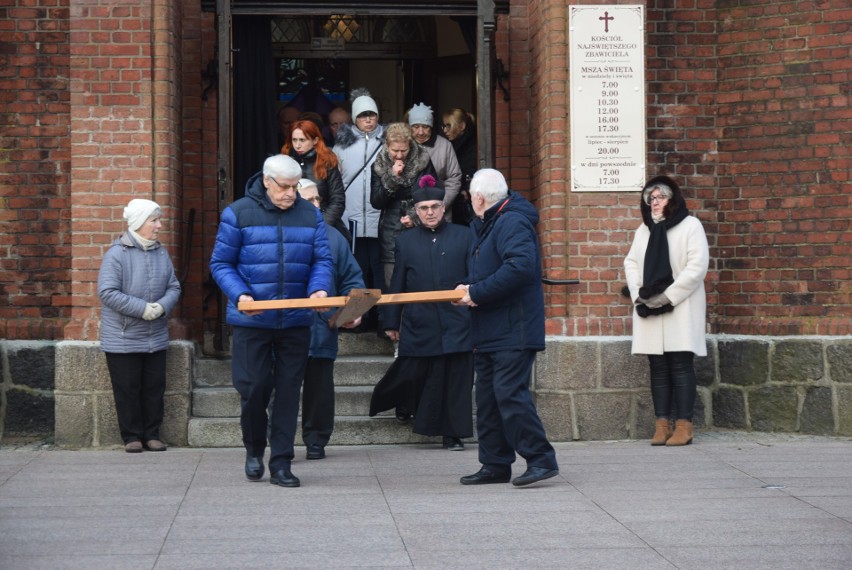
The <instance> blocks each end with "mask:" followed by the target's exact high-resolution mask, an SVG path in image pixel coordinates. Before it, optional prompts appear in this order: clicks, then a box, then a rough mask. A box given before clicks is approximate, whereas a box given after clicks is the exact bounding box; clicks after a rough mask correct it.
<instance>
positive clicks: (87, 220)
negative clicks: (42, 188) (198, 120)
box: [64, 0, 182, 340]
mask: <svg viewBox="0 0 852 570" xmlns="http://www.w3.org/2000/svg"><path fill="white" fill-rule="evenodd" d="M70 8H71V10H70V31H71V45H70V53H71V70H70V76H71V132H72V138H71V232H72V250H71V255H72V258H73V268H72V273H71V279H72V283H71V286H72V292H73V312H72V320H71V321H70V322H69V324H68V325H66V327H65V331H64V332H65V338H67V339H88V340H93V339H96V338H97V336H98V320H99V316H100V300H99V299H98V296H97V274H98V269H99V268H100V263H101V259H102V257H103V252H104V251H105V250H106V248H107V247H108V246H109V244H110V243H111V242H112V240H114V239H115V237H116V236H117V235H118V234H119V233H120V232H121V231H123V230H124V229H125V224H124V221H123V219H122V211H123V208H124V206H125V205H126V204H127V202H128V201H130V200H131V199H133V198H147V199H151V200H154V201H155V202H157V203H158V204H160V206H161V207H162V208H163V210H164V218H165V221H166V224H165V227H164V230H163V232H161V234H160V235H161V241H163V243H164V245H165V246H166V247H167V248H169V251H170V253H171V254H172V259H173V260H174V262H175V265H176V266H177V267H180V266H181V258H180V252H179V251H177V249H178V248H177V244H178V243H180V239H179V235H180V230H181V221H180V220H181V210H180V207H181V200H182V192H181V187H180V184H179V181H180V168H181V156H180V132H181V129H180V114H179V110H180V91H179V81H177V75H178V73H179V70H180V50H179V42H180V39H181V37H180V35H179V34H176V33H175V31H176V30H179V29H180V13H179V11H177V10H176V9H175V7H174V6H172V2H170V1H169V0H154V1H153V2H143V3H140V2H136V1H134V0H123V1H116V0H100V1H97V2H86V3H82V2H80V3H78V2H75V1H73V0H72V2H71V7H70Z"/></svg>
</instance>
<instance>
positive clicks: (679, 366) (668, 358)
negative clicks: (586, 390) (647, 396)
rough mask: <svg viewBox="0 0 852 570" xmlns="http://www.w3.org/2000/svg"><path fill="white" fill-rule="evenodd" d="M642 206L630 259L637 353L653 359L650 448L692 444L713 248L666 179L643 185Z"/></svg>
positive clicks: (627, 260) (704, 351) (627, 269)
mask: <svg viewBox="0 0 852 570" xmlns="http://www.w3.org/2000/svg"><path fill="white" fill-rule="evenodd" d="M640 208H641V210H642V222H643V223H642V225H640V226H639V228H638V229H637V230H636V235H635V237H634V238H633V245H632V246H631V247H630V252H629V253H628V254H627V257H626V258H625V260H624V271H625V274H626V277H627V287H628V289H629V290H630V298H631V300H632V301H633V302H634V309H633V347H632V353H633V354H647V355H648V360H649V362H650V367H651V396H652V400H653V403H654V415H655V416H656V430H655V432H654V437H653V438H652V439H651V445H668V446H674V445H687V444H689V443H690V442H692V414H693V409H694V407H695V397H696V379H695V368H694V366H693V357H694V356H696V355H697V356H706V355H707V345H706V342H705V337H704V335H705V322H706V308H707V299H706V293H705V291H704V277H705V276H706V275H707V268H708V265H709V262H710V251H709V247H708V245H707V236H706V235H705V233H704V228H703V227H702V225H701V222H700V221H699V220H698V218H696V217H695V216H691V215H689V210H688V209H687V208H686V202H685V201H684V198H683V194H682V193H681V191H680V188H678V186H677V184H676V183H675V181H674V180H672V179H671V178H669V177H668V176H657V177H655V178H652V179H651V180H650V181H649V182H648V183H647V184H646V185H645V188H644V189H643V190H642V199H641V202H640ZM673 403H674V404H675V408H676V410H677V412H676V416H675V429H674V431H672V427H671V417H670V416H671V411H672V404H673Z"/></svg>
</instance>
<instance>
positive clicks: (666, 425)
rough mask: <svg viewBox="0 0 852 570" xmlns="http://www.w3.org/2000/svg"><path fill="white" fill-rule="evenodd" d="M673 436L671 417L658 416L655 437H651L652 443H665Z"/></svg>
mask: <svg viewBox="0 0 852 570" xmlns="http://www.w3.org/2000/svg"><path fill="white" fill-rule="evenodd" d="M671 436H672V423H671V421H670V420H669V418H657V422H656V429H655V431H654V437H652V438H651V445H665V444H666V442H667V441H668V440H669V438H670V437H671Z"/></svg>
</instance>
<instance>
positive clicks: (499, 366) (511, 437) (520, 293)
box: [458, 168, 559, 487]
mask: <svg viewBox="0 0 852 570" xmlns="http://www.w3.org/2000/svg"><path fill="white" fill-rule="evenodd" d="M470 200H471V205H472V207H473V211H474V213H475V214H476V218H475V219H474V221H473V224H472V227H473V229H474V231H475V232H476V237H475V238H474V242H473V246H472V248H471V254H470V261H469V270H468V281H467V283H464V284H462V285H459V286H458V289H461V290H463V291H464V292H465V296H464V297H463V298H462V299H461V301H459V303H461V304H464V305H467V306H469V307H471V322H472V332H473V347H474V367H475V369H476V431H477V434H478V436H479V462H480V463H481V464H482V467H481V468H480V470H479V471H478V472H477V473H474V474H473V475H467V476H465V477H462V478H461V484H462V485H483V484H489V483H507V482H509V480H510V478H511V475H512V463H514V461H515V454H516V453H517V454H518V455H520V456H521V457H523V458H524V459H525V460H526V462H527V469H526V471H525V472H524V474H523V475H521V476H519V477H516V478H515V479H513V480H512V484H513V485H515V486H518V487H521V486H525V485H530V484H532V483H536V482H538V481H542V480H544V479H549V478H551V477H555V476H556V475H558V474H559V467H558V465H557V463H556V452H555V451H554V449H553V446H552V445H550V442H548V441H547V437H546V435H545V433H544V426H543V425H542V423H541V419H540V418H539V416H538V412H537V411H536V408H535V404H533V401H532V395H531V394H530V389H529V387H530V376H531V374H532V367H533V364H534V363H535V353H536V352H539V351H542V350H544V292H543V290H542V285H541V255H540V253H539V244H538V236H537V235H536V232H535V226H536V224H537V223H538V212H536V210H535V208H534V207H533V205H532V204H530V203H529V202H527V201H526V200H524V198H522V197H521V195H520V194H516V193H514V192H509V187H508V186H507V184H506V180H505V179H504V178H503V175H502V174H500V172H498V171H496V170H493V169H490V168H486V169H483V170H479V171H477V172H476V174H474V176H473V179H472V180H471V182H470Z"/></svg>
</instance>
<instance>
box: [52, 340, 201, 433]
mask: <svg viewBox="0 0 852 570" xmlns="http://www.w3.org/2000/svg"><path fill="white" fill-rule="evenodd" d="M194 364H195V345H194V344H193V343H191V342H188V341H172V342H171V343H169V352H168V358H167V362H166V395H165V416H164V418H163V425H162V427H161V429H160V436H161V437H162V439H163V441H164V442H165V443H167V444H170V445H175V446H186V445H187V425H188V423H189V416H190V409H191V408H190V406H191V403H192V402H191V394H192V370H193V366H194ZM54 397H55V400H56V426H55V441H56V444H57V445H62V446H66V447H103V446H111V445H122V441H121V435H120V433H119V430H118V420H117V419H116V416H115V400H114V399H113V395H112V384H111V383H110V379H109V371H108V370H107V364H106V357H105V356H104V353H103V352H101V349H100V346H99V343H97V342H90V341H62V342H59V343H57V344H56V390H55V392H54Z"/></svg>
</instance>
